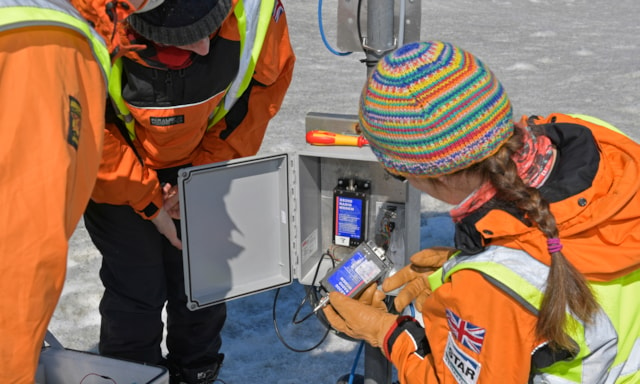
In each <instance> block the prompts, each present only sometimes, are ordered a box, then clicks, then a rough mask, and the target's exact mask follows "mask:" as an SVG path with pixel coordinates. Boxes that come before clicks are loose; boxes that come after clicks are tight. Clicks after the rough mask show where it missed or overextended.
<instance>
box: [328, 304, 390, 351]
mask: <svg viewBox="0 0 640 384" xmlns="http://www.w3.org/2000/svg"><path fill="white" fill-rule="evenodd" d="M329 304H330V305H327V306H326V307H324V309H323V311H324V315H325V317H326V318H327V320H328V321H329V323H330V324H331V326H332V327H333V328H334V329H335V330H337V331H339V332H342V333H344V334H346V335H348V336H350V337H353V338H354V339H358V340H364V341H366V342H367V343H369V344H371V345H372V346H374V347H382V346H383V344H384V338H385V336H386V335H387V332H388V331H389V329H391V327H392V326H393V324H394V323H395V321H396V319H397V316H396V315H392V314H390V313H388V312H387V311H386V309H380V308H378V307H374V306H371V305H366V304H364V303H361V302H359V301H358V300H355V299H352V298H350V297H347V296H345V295H343V294H342V293H340V292H335V291H333V292H330V293H329ZM383 305H384V304H383Z"/></svg>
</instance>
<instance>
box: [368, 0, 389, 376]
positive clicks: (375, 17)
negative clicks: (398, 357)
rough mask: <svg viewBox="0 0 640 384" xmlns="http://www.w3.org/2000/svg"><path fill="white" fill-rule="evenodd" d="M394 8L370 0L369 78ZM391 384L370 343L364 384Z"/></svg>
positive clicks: (384, 362) (384, 43)
mask: <svg viewBox="0 0 640 384" xmlns="http://www.w3.org/2000/svg"><path fill="white" fill-rule="evenodd" d="M393 5H394V1H390V0H367V37H366V41H365V44H364V48H365V50H366V56H367V57H366V62H367V75H369V73H370V72H371V71H372V70H373V67H374V66H375V65H376V63H377V62H378V60H380V58H382V56H384V55H385V54H386V53H387V52H389V51H391V50H392V49H393V48H394V47H395V41H394V36H393V19H394V15H393ZM388 383H391V363H389V361H388V360H387V359H386V358H385V357H384V355H383V354H382V352H381V351H380V350H379V349H378V348H374V347H372V346H370V345H369V344H367V345H365V349H364V384H388Z"/></svg>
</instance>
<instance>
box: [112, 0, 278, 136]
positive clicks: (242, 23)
mask: <svg viewBox="0 0 640 384" xmlns="http://www.w3.org/2000/svg"><path fill="white" fill-rule="evenodd" d="M273 7H274V0H238V2H237V4H236V5H235V7H234V9H233V12H234V15H235V16H236V18H237V20H238V31H239V33H240V67H239V70H238V74H237V75H236V77H235V79H234V80H233V81H232V82H231V83H230V84H229V86H228V88H227V91H226V94H225V97H224V102H221V103H219V104H218V106H217V107H216V109H215V111H214V112H213V113H212V115H211V116H210V119H209V123H208V126H207V128H211V127H212V126H213V125H214V124H215V123H217V122H218V121H220V120H221V119H222V118H223V117H224V116H225V115H226V114H227V112H228V111H229V110H230V109H231V107H232V106H233V104H234V103H235V102H236V101H237V100H238V98H239V97H240V95H242V93H243V92H244V91H245V90H246V89H247V88H248V87H249V83H250V81H251V77H252V76H253V71H254V68H255V66H256V63H257V62H258V56H259V55H260V52H261V51H262V43H263V41H264V38H265V35H266V33H267V28H268V26H269V23H270V21H271V16H272V13H273ZM122 73H123V62H122V58H120V59H118V60H116V62H115V63H114V66H113V73H112V81H111V82H110V84H109V95H110V96H111V99H112V101H113V104H114V107H115V108H116V113H117V114H118V117H119V118H120V119H121V120H122V121H123V122H124V123H125V125H126V127H127V131H128V132H129V137H130V138H131V140H135V139H136V132H135V118H134V117H133V116H132V115H131V113H130V111H129V108H128V107H127V105H126V102H125V100H124V99H123V97H122Z"/></svg>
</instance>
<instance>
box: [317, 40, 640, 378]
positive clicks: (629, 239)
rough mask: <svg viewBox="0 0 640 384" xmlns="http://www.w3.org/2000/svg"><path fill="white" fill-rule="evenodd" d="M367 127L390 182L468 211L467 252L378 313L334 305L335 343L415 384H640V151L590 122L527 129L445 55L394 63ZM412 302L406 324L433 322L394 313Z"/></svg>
mask: <svg viewBox="0 0 640 384" xmlns="http://www.w3.org/2000/svg"><path fill="white" fill-rule="evenodd" d="M359 120H360V127H361V129H362V132H363V134H364V136H365V137H366V138H367V140H368V141H369V143H370V146H371V149H372V150H373V152H374V153H375V155H376V157H377V158H378V160H379V161H380V163H381V164H382V166H383V167H384V168H385V169H386V170H387V171H388V172H389V173H390V174H392V175H395V176H397V177H401V178H405V179H406V180H407V181H408V182H409V183H410V184H411V185H412V186H414V187H416V188H418V189H420V190H421V191H424V192H425V193H427V194H429V195H431V196H433V197H435V198H437V199H439V200H442V201H444V202H446V203H449V204H452V205H453V206H454V208H453V209H452V210H451V211H450V213H451V217H452V219H453V220H454V223H455V246H456V250H454V252H452V250H450V249H426V250H423V251H421V252H418V253H417V254H415V255H413V256H412V258H411V263H410V265H408V266H405V267H404V268H402V269H401V270H400V271H398V272H397V273H396V274H394V275H392V276H390V277H388V278H387V279H385V281H384V282H383V284H382V291H381V290H378V289H377V287H375V286H372V287H370V288H369V289H370V290H371V292H367V294H366V295H363V298H365V299H363V298H361V299H360V300H355V299H351V298H349V297H346V296H344V295H341V294H340V293H336V292H332V293H331V294H330V296H329V297H330V303H331V305H330V306H327V307H326V308H325V309H324V313H325V315H326V317H327V319H328V320H329V322H330V323H331V324H332V326H333V327H334V328H335V329H337V330H338V331H341V332H344V333H345V334H347V335H349V336H352V337H354V338H358V339H363V340H366V341H367V342H368V343H370V344H371V345H373V346H375V347H379V348H380V349H381V350H382V351H383V353H384V355H385V356H386V357H387V358H388V359H389V360H390V361H392V362H393V364H394V365H395V366H396V368H397V370H398V378H399V379H400V382H401V383H411V384H414V383H527V382H530V383H542V382H544V383H604V382H607V383H617V382H620V383H622V382H625V383H626V382H639V381H640V322H638V321H637V319H638V316H639V315H640V302H639V301H638V300H637V297H638V295H639V294H640V173H639V172H638V169H640V145H639V144H638V143H636V142H634V141H633V140H631V139H630V138H629V137H627V136H625V135H624V134H623V133H621V132H620V131H619V130H618V129H616V128H615V127H613V126H612V125H610V124H608V123H606V122H603V121H601V120H599V119H597V118H594V117H590V116H585V115H569V114H561V113H554V114H552V115H550V116H548V117H546V118H542V117H538V116H529V117H526V116H525V117H523V118H522V119H521V120H520V121H517V122H514V121H513V119H512V110H511V104H510V102H509V99H508V97H507V95H506V93H505V91H504V89H503V87H502V85H501V84H500V82H499V81H498V79H497V78H496V77H495V76H494V74H493V73H492V72H491V71H490V69H489V68H488V67H487V66H486V65H485V64H484V63H482V61H481V60H479V59H478V58H477V57H475V56H474V55H473V54H471V53H469V52H467V51H465V50H463V49H461V48H459V47H456V46H454V45H452V44H450V43H446V42H439V41H430V42H415V43H410V44H406V45H404V46H402V47H400V48H398V49H397V50H395V51H394V52H391V53H389V54H388V55H386V56H385V57H383V58H382V59H381V61H380V62H379V63H378V64H377V66H376V67H375V69H374V71H373V72H372V74H371V75H370V77H369V78H368V81H367V83H366V85H365V87H364V89H363V92H362V94H361V98H360V114H359ZM443 263H444V265H443ZM441 265H442V267H441V268H438V267H439V266H441ZM434 270H435V272H434ZM402 286H403V287H404V288H402V290H401V291H400V293H399V294H398V295H397V296H396V298H395V300H394V303H395V307H396V310H402V309H403V307H404V306H406V305H407V304H408V303H409V302H411V301H412V300H413V299H416V298H419V299H418V300H419V301H416V303H415V304H416V307H417V308H418V309H419V310H420V311H421V314H422V316H421V318H419V319H415V318H413V317H410V316H398V315H394V314H391V313H388V312H387V311H386V308H385V307H384V306H383V305H381V303H380V299H381V298H382V297H384V296H385V295H384V293H383V291H384V292H390V291H392V290H394V289H397V288H398V287H402Z"/></svg>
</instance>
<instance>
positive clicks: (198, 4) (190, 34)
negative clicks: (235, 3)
mask: <svg viewBox="0 0 640 384" xmlns="http://www.w3.org/2000/svg"><path fill="white" fill-rule="evenodd" d="M230 10H231V0H165V1H164V3H163V4H162V5H161V6H159V7H157V8H154V9H152V10H150V11H149V12H144V13H134V14H132V15H130V16H129V17H128V18H127V20H128V21H129V24H130V25H131V27H132V28H133V29H134V30H135V31H136V32H138V33H139V34H141V35H142V36H144V37H145V38H147V39H149V40H152V41H154V42H156V43H160V44H165V45H188V44H192V43H195V42H196V41H198V40H201V39H203V38H205V37H207V36H209V35H210V34H212V33H213V32H214V31H216V30H217V29H218V28H219V27H220V25H221V24H222V22H223V21H224V19H225V18H226V17H227V15H228V14H229V11H230Z"/></svg>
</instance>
